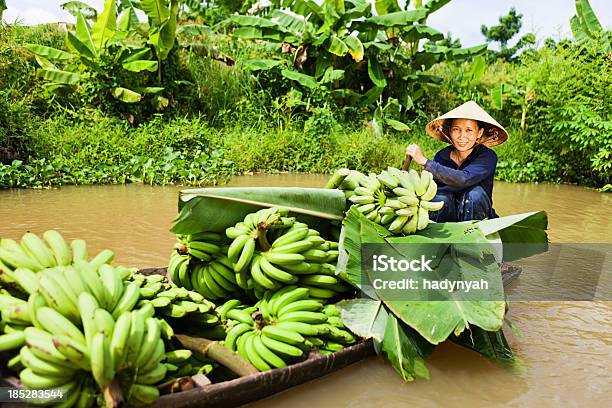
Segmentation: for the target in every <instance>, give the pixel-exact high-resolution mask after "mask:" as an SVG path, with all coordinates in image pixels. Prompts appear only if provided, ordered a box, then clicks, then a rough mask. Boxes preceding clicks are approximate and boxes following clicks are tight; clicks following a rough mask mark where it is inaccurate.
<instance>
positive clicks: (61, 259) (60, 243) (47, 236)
mask: <svg viewBox="0 0 612 408" xmlns="http://www.w3.org/2000/svg"><path fill="white" fill-rule="evenodd" d="M43 239H44V240H45V242H46V243H47V245H49V248H51V252H52V253H53V256H54V258H55V262H56V263H57V265H60V266H67V265H70V264H71V263H72V253H71V251H70V246H68V243H67V242H66V240H64V237H62V235H61V234H60V233H59V232H57V231H55V230H48V231H45V232H44V234H43Z"/></svg>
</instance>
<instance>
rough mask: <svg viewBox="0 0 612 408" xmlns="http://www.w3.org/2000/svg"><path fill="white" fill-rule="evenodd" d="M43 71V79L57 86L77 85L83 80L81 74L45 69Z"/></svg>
mask: <svg viewBox="0 0 612 408" xmlns="http://www.w3.org/2000/svg"><path fill="white" fill-rule="evenodd" d="M41 71H42V77H43V78H45V79H46V80H47V81H51V82H55V83H57V84H64V85H76V84H77V83H78V82H79V81H80V80H81V78H82V77H81V76H80V75H79V74H75V73H74V72H68V71H62V70H59V69H54V68H44V69H42V70H41Z"/></svg>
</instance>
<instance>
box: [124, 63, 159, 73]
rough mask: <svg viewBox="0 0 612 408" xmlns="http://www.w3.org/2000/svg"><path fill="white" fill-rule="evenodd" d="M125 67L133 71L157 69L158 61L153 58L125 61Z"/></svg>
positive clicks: (153, 70)
mask: <svg viewBox="0 0 612 408" xmlns="http://www.w3.org/2000/svg"><path fill="white" fill-rule="evenodd" d="M122 66H123V68H124V69H126V70H128V71H131V72H141V71H149V72H155V71H157V61H152V60H136V61H129V62H124V63H123V65H122Z"/></svg>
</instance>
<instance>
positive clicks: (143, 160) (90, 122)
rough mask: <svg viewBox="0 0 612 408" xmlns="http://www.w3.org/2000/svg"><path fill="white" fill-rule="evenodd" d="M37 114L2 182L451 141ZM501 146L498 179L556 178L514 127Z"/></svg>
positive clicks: (334, 125) (150, 177)
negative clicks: (533, 160)
mask: <svg viewBox="0 0 612 408" xmlns="http://www.w3.org/2000/svg"><path fill="white" fill-rule="evenodd" d="M31 119H32V120H31V121H30V122H29V123H28V127H29V138H30V144H29V146H28V148H29V150H30V151H31V152H32V155H29V156H28V157H27V158H26V159H25V160H13V161H12V163H10V164H4V165H3V164H0V188H11V187H46V186H59V185H72V184H74V185H86V184H123V183H145V184H159V185H165V184H183V185H193V186H200V185H210V184H213V185H214V184H218V183H221V182H223V180H224V179H226V178H227V177H228V176H231V175H239V174H244V173H251V172H265V173H278V172H301V173H322V174H325V173H332V172H333V171H334V170H335V169H337V168H340V167H348V168H352V169H357V170H360V171H363V172H366V173H367V172H371V171H375V172H376V171H380V170H382V169H383V168H386V167H388V166H400V165H401V163H402V161H403V157H404V150H405V148H406V146H407V145H408V144H409V143H417V144H419V145H420V146H421V148H422V149H423V151H424V153H425V155H426V156H427V157H429V158H433V155H434V154H435V152H436V151H438V150H439V149H441V148H443V147H444V146H445V145H446V144H445V143H443V142H439V141H435V140H433V139H431V138H430V137H428V136H427V135H426V134H425V133H424V131H423V129H422V126H421V125H420V124H414V125H412V126H413V127H414V128H413V129H411V130H410V131H409V132H405V133H403V132H402V133H399V132H396V133H393V134H391V133H389V134H385V135H384V136H382V137H377V136H376V135H375V134H374V132H373V130H372V127H371V124H367V123H356V124H346V123H344V124H341V123H338V122H336V121H335V120H334V119H333V117H332V118H327V119H326V120H325V121H322V120H319V121H318V122H317V126H316V127H312V122H309V121H306V123H303V122H294V123H287V124H285V123H281V125H280V126H275V125H272V124H270V123H262V122H254V123H253V124H252V125H251V126H247V125H245V124H240V123H239V124H237V125H236V126H234V127H229V126H222V127H214V126H211V125H210V124H209V123H208V122H207V121H206V119H205V118H201V117H197V116H194V117H183V118H172V119H166V118H158V119H154V120H152V121H150V122H147V123H146V124H142V125H140V126H136V127H132V126H129V124H127V122H126V121H125V120H121V119H117V118H111V117H107V116H104V115H101V114H99V113H95V112H94V113H91V112H90V113H89V114H88V115H84V116H82V117H80V118H74V117H71V116H54V117H51V118H49V119H44V120H40V119H38V118H31ZM510 132H511V133H513V132H512V130H511V131H510ZM495 151H496V153H497V154H498V157H499V162H498V170H497V175H496V178H497V179H498V180H503V181H516V182H535V181H541V180H550V179H551V178H550V177H549V175H548V174H547V173H546V171H547V168H546V167H538V166H532V165H526V164H525V163H524V160H525V157H526V153H525V152H524V151H522V150H521V141H520V140H519V138H517V137H514V138H512V137H511V139H510V140H509V141H508V142H507V143H505V144H503V145H501V146H498V147H496V148H495ZM551 166H552V163H551ZM550 181H553V182H562V181H563V180H562V179H560V178H557V179H555V178H553V179H552V180H550Z"/></svg>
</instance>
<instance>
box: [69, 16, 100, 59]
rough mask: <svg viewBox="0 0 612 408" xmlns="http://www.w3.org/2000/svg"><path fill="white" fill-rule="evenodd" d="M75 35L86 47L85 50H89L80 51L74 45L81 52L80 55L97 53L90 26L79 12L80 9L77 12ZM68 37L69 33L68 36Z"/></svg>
mask: <svg viewBox="0 0 612 408" xmlns="http://www.w3.org/2000/svg"><path fill="white" fill-rule="evenodd" d="M67 34H71V33H67ZM75 36H76V38H77V39H78V40H79V42H81V43H82V44H83V45H84V46H85V47H86V48H87V50H89V52H87V51H84V52H82V53H81V50H79V49H78V48H77V47H75V48H76V49H77V50H78V51H79V53H81V56H87V57H89V55H93V56H97V55H98V49H97V48H96V46H95V43H94V40H93V37H92V34H91V27H90V26H89V24H88V23H87V20H85V17H83V14H81V12H80V11H79V12H77V22H76V29H75ZM68 39H70V35H69V36H68Z"/></svg>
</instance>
